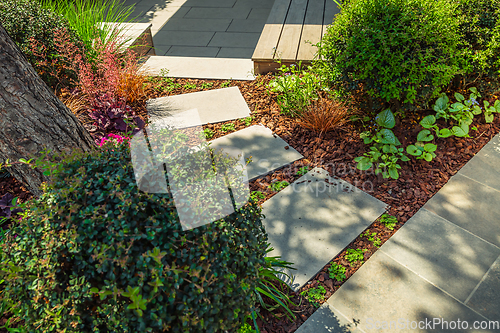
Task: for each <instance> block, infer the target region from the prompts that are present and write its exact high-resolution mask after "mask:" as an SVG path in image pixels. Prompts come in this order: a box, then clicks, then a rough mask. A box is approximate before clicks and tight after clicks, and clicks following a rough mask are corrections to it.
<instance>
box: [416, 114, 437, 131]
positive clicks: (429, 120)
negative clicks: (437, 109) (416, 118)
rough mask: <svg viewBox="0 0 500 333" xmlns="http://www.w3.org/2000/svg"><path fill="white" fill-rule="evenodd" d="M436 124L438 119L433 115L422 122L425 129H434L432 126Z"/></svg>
mask: <svg viewBox="0 0 500 333" xmlns="http://www.w3.org/2000/svg"><path fill="white" fill-rule="evenodd" d="M435 123H436V117H434V116H433V115H429V116H427V117H424V119H422V120H421V121H420V125H422V127H423V128H432V126H434V124H435Z"/></svg>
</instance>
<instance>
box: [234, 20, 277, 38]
mask: <svg viewBox="0 0 500 333" xmlns="http://www.w3.org/2000/svg"><path fill="white" fill-rule="evenodd" d="M266 20H267V18H264V19H259V20H233V21H232V22H231V25H230V26H229V27H228V28H227V32H255V33H259V35H260V33H261V32H262V29H264V25H265V24H266Z"/></svg>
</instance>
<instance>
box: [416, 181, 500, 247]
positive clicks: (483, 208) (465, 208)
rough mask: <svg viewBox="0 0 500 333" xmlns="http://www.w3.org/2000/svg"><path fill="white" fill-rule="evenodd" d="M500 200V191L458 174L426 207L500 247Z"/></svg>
mask: <svg viewBox="0 0 500 333" xmlns="http://www.w3.org/2000/svg"><path fill="white" fill-rule="evenodd" d="M498 203H500V191H497V190H495V189H493V188H491V187H489V186H486V185H484V184H481V183H478V182H477V181H475V180H472V179H470V178H468V177H465V176H463V175H461V174H456V175H455V176H453V177H451V178H450V180H449V181H448V183H446V185H445V186H443V188H442V189H440V190H439V191H438V193H436V194H435V195H434V196H433V197H432V198H431V199H430V200H429V201H428V202H427V203H426V204H425V205H424V208H426V209H427V210H429V211H431V212H433V213H435V214H437V215H439V216H441V217H443V218H445V219H446V220H448V221H450V222H452V223H455V224H456V225H458V226H460V227H462V228H464V229H465V230H467V231H469V232H471V233H473V234H474V235H476V236H479V237H481V238H482V239H484V240H486V241H488V242H490V243H492V244H494V245H496V246H498V247H500V224H499V218H498V217H499V216H500V205H499V204H498Z"/></svg>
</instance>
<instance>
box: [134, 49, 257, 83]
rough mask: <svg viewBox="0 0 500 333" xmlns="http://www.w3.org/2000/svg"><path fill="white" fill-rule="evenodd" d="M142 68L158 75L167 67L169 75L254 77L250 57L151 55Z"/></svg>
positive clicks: (200, 77)
mask: <svg viewBox="0 0 500 333" xmlns="http://www.w3.org/2000/svg"><path fill="white" fill-rule="evenodd" d="M155 45H161V44H155ZM172 48H173V46H172ZM192 51H193V50H192V49H190V50H189V52H192ZM199 52H201V51H199ZM209 52H212V51H211V50H210V51H209ZM176 54H179V53H176ZM142 68H143V69H144V71H145V72H146V73H147V74H148V75H152V76H159V75H160V72H161V70H163V69H168V76H169V77H181V78H196V79H223V80H227V79H233V80H254V79H255V76H254V75H253V62H252V60H250V59H228V58H203V57H200V56H198V57H188V56H182V57H181V56H168V57H166V56H153V57H150V58H149V59H148V60H147V61H146V62H145V63H144V65H143V67H142Z"/></svg>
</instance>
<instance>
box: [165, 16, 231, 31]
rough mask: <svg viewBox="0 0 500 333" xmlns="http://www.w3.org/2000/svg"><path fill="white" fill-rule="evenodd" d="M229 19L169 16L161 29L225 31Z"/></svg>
mask: <svg viewBox="0 0 500 333" xmlns="http://www.w3.org/2000/svg"><path fill="white" fill-rule="evenodd" d="M230 24H231V19H187V18H176V17H175V18H174V17H173V18H171V19H170V20H168V22H167V23H165V25H164V26H163V28H162V29H161V30H171V31H214V32H215V31H226V30H227V29H228V27H229V25H230Z"/></svg>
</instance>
